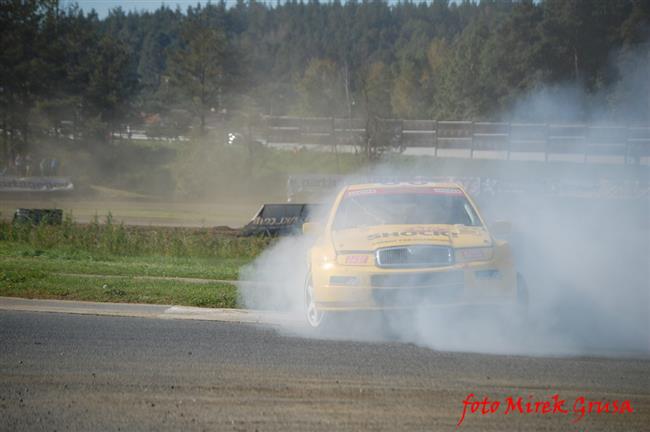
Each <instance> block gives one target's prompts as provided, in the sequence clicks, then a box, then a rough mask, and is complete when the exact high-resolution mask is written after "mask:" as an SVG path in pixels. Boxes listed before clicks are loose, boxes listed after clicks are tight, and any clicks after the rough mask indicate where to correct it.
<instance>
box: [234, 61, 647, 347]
mask: <svg viewBox="0 0 650 432" xmlns="http://www.w3.org/2000/svg"><path fill="white" fill-rule="evenodd" d="M631 55H632V54H630V53H627V54H626V55H625V56H621V55H618V54H617V56H616V58H617V59H619V60H621V59H622V60H621V62H620V63H618V64H617V65H616V66H617V67H618V68H619V69H618V70H619V73H620V74H621V76H622V79H621V80H619V81H618V82H617V84H616V88H607V89H604V90H603V91H602V92H598V93H595V94H592V95H591V96H590V97H589V98H585V97H584V94H585V93H584V92H583V91H582V89H580V88H579V87H576V86H573V85H562V86H555V87H549V88H547V89H539V90H536V91H535V92H533V93H531V94H529V95H526V96H525V97H523V98H522V99H521V101H520V103H518V104H515V110H514V111H513V112H511V113H508V114H507V115H505V116H504V118H509V119H525V118H529V116H530V114H531V113H533V112H535V113H536V115H537V116H541V118H543V119H544V121H556V120H562V119H565V120H581V121H587V122H589V121H593V122H594V123H598V124H600V123H601V122H603V121H616V122H618V123H624V124H641V125H642V126H644V127H648V126H650V121H649V120H648V115H650V96H649V95H650V88H649V87H648V86H649V84H648V82H650V80H648V79H647V77H648V76H650V56H648V53H647V52H645V51H643V52H640V53H634V56H635V57H634V58H632V57H631ZM633 60H636V61H633ZM634 88H636V89H638V90H639V91H638V92H636V93H635V92H631V91H630V89H634ZM559 89H562V91H560V90H559ZM554 95H555V96H554ZM556 96H557V97H556ZM612 97H621V98H626V99H625V100H626V101H628V103H627V105H628V106H630V108H631V111H633V112H618V113H615V115H613V116H612V115H605V114H604V113H605V111H604V109H603V110H599V109H598V104H599V103H603V101H607V98H612ZM601 106H602V105H601ZM558 107H562V109H558ZM558 116H559V117H560V118H558ZM493 163H494V164H498V169H495V170H494V171H495V172H498V173H500V175H501V176H503V177H510V181H514V182H515V183H516V182H519V183H520V184H521V185H527V184H539V183H543V182H548V181H553V182H557V184H559V185H560V187H559V189H556V190H554V191H552V192H549V191H548V190H544V191H539V190H537V191H526V190H523V191H510V192H502V193H497V194H494V195H485V196H477V197H475V198H476V200H477V202H478V204H479V208H480V210H481V211H482V213H483V216H484V217H485V218H486V219H487V221H486V222H487V224H488V226H489V225H490V224H491V223H493V222H495V221H497V220H508V221H510V222H512V226H513V230H512V233H511V234H510V235H509V236H508V238H507V239H506V240H508V241H509V242H510V244H511V246H512V250H513V253H514V258H515V262H516V267H517V270H518V272H519V273H521V275H522V276H523V277H524V278H525V280H526V282H527V285H528V290H529V309H528V317H527V319H526V320H525V321H521V320H516V319H515V320H512V319H511V318H512V317H511V316H510V315H509V313H508V312H504V311H497V310H494V311H481V312H480V313H478V312H477V313H474V312H467V311H450V310H444V309H436V308H424V307H423V308H416V309H414V310H412V311H410V312H409V313H407V314H401V315H390V316H389V317H388V318H385V317H384V318H383V319H376V317H369V316H367V315H361V314H360V315H359V316H348V317H345V320H342V321H341V323H340V325H339V326H334V327H335V328H334V329H333V330H332V331H331V332H327V333H324V334H320V336H324V337H337V338H352V339H361V340H376V339H384V340H386V339H388V340H399V341H404V342H410V343H414V344H417V345H420V346H424V347H429V348H432V349H436V350H452V351H469V352H485V353H502V354H523V355H541V356H548V355H580V354H587V353H598V354H603V355H608V356H610V355H611V356H617V355H647V353H648V352H650V318H649V316H650V222H649V221H650V194H648V188H649V185H650V181H649V180H650V177H649V174H650V170H649V169H648V165H647V160H645V161H642V162H641V163H640V164H635V165H618V166H616V167H615V168H612V166H611V165H605V164H599V163H577V162H575V163H569V162H547V163H545V162H529V164H530V165H527V166H530V167H534V169H530V170H526V169H518V170H517V173H516V174H512V175H509V173H510V171H511V170H512V164H513V162H510V161H505V160H504V161H501V162H495V161H493ZM520 168H521V167H520ZM413 173H418V174H420V175H425V176H426V175H431V176H433V175H435V173H432V172H431V169H430V167H428V166H427V159H426V158H420V159H419V160H418V162H417V163H415V164H413V165H411V166H409V167H408V168H404V167H403V166H401V167H400V168H395V167H394V166H392V165H391V164H383V165H380V166H378V167H376V168H375V169H374V170H373V171H372V172H371V173H366V174H369V175H370V176H374V177H382V176H384V177H389V178H401V179H407V178H409V177H412V176H413ZM460 175H461V174H459V176H460ZM497 177H498V176H497ZM564 182H569V183H571V182H573V183H580V184H590V185H594V184H595V185H599V184H600V185H602V184H605V183H608V184H610V183H611V184H618V185H619V186H618V188H614V189H611V188H610V189H607V188H605V187H601V188H600V189H598V188H595V189H594V190H598V191H599V192H596V193H591V194H584V193H580V192H579V191H570V190H563V189H562V186H561V185H562V184H564ZM524 189H525V188H524ZM630 189H634V193H633V194H627V196H624V195H626V193H625V191H626V190H630ZM608 190H609V192H608ZM611 190H615V191H614V192H611ZM331 198H332V197H326V199H324V200H321V201H324V202H330V201H331ZM320 216H321V217H322V216H324V215H320ZM312 241H313V239H311V238H309V237H305V236H301V237H291V238H286V239H281V240H279V241H278V242H277V243H276V244H275V245H274V246H273V247H271V248H269V249H268V250H267V251H265V252H264V253H263V254H262V255H261V256H260V257H259V258H258V259H257V260H256V261H255V262H254V263H252V264H251V265H250V266H249V267H248V268H246V269H245V270H244V271H243V272H242V279H253V280H258V281H262V282H264V284H265V285H266V286H267V287H268V290H267V289H264V290H260V291H257V292H246V293H245V294H244V297H243V299H242V300H243V302H244V304H245V305H246V306H247V307H254V308H261V309H271V310H280V311H283V312H285V313H287V314H289V315H290V316H292V317H293V318H295V319H296V322H300V321H301V320H303V321H304V319H303V315H304V284H305V277H306V274H307V271H308V262H307V261H308V260H307V253H308V250H309V248H310V245H311V242H312ZM304 327H307V326H306V324H305V325H304V326H302V327H301V326H300V325H298V324H297V325H296V326H295V327H288V328H287V329H286V330H288V331H291V332H296V331H298V332H301V334H303V333H302V332H303V331H304Z"/></svg>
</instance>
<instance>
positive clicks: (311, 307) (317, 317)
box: [305, 274, 327, 328]
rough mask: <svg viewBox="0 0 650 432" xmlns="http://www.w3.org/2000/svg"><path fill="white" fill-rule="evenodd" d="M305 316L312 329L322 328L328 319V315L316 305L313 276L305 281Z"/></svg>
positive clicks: (309, 276) (308, 276)
mask: <svg viewBox="0 0 650 432" xmlns="http://www.w3.org/2000/svg"><path fill="white" fill-rule="evenodd" d="M305 315H306V318H307V323H309V325H310V326H311V327H312V328H321V327H322V326H323V323H324V321H325V320H326V318H327V314H326V313H325V312H323V311H321V310H320V309H318V306H317V305H316V301H315V300H314V284H313V282H312V278H311V274H309V275H307V279H306V281H305Z"/></svg>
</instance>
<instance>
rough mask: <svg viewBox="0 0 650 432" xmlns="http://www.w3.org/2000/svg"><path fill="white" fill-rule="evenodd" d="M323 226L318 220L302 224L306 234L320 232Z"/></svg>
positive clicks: (303, 231)
mask: <svg viewBox="0 0 650 432" xmlns="http://www.w3.org/2000/svg"><path fill="white" fill-rule="evenodd" d="M321 229H322V226H321V224H320V223H318V222H305V223H304V224H302V233H303V234H305V235H310V234H318V233H319V232H320V231H321Z"/></svg>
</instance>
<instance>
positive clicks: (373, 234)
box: [332, 225, 492, 252]
mask: <svg viewBox="0 0 650 432" xmlns="http://www.w3.org/2000/svg"><path fill="white" fill-rule="evenodd" d="M332 241H333V243H334V248H335V249H336V250H337V251H338V252H346V251H374V250H375V249H378V248H383V247H392V246H400V245H415V244H427V245H437V246H451V247H454V248H463V247H486V246H491V245H492V239H491V237H490V234H489V233H488V232H487V230H486V229H484V228H483V227H467V226H463V225H380V226H372V227H362V228H353V229H346V230H339V231H332Z"/></svg>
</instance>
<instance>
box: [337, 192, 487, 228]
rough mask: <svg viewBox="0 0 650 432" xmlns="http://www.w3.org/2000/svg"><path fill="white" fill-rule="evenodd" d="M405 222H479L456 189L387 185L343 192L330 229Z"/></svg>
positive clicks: (471, 223)
mask: <svg viewBox="0 0 650 432" xmlns="http://www.w3.org/2000/svg"><path fill="white" fill-rule="evenodd" d="M406 224H417V225H430V224H431V225H433V224H448V225H467V226H480V225H481V221H480V219H479V218H478V216H477V214H476V212H475V211H474V209H473V208H472V205H471V204H470V203H469V201H468V200H467V198H466V197H465V195H464V194H463V193H462V192H461V191H460V190H459V189H454V188H412V189H404V190H400V189H399V188H393V189H390V188H387V189H368V190H361V191H348V192H346V194H345V196H344V197H343V200H342V201H341V204H340V205H339V208H338V210H337V212H336V216H335V218H334V224H333V227H332V228H333V229H334V230H344V229H350V228H357V227H364V226H374V225H406Z"/></svg>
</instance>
